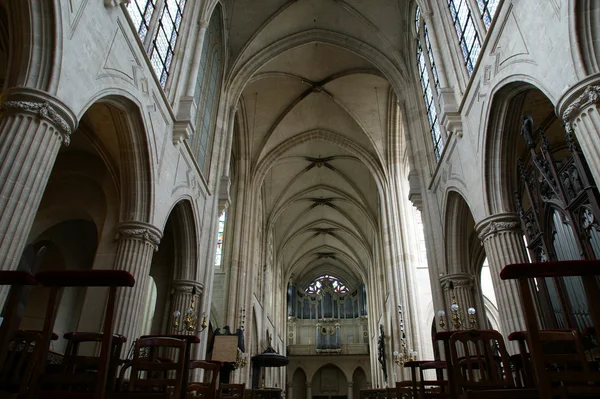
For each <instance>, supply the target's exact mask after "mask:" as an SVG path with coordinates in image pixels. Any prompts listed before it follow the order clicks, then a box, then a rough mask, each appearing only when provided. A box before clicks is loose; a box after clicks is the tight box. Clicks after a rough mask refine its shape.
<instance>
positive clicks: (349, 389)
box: [347, 382, 354, 399]
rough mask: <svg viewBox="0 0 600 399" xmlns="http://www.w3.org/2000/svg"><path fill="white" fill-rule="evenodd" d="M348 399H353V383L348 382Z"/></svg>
mask: <svg viewBox="0 0 600 399" xmlns="http://www.w3.org/2000/svg"><path fill="white" fill-rule="evenodd" d="M347 397H348V399H353V397H354V383H353V382H349V383H348V396H347Z"/></svg>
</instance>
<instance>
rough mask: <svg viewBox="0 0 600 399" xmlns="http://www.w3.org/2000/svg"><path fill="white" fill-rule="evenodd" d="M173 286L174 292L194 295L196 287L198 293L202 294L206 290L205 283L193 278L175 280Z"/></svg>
mask: <svg viewBox="0 0 600 399" xmlns="http://www.w3.org/2000/svg"><path fill="white" fill-rule="evenodd" d="M171 286H172V292H173V294H189V295H192V292H193V291H194V288H195V289H196V295H202V292H203V291H204V284H202V283H200V282H198V281H193V280H173V282H172V285H171Z"/></svg>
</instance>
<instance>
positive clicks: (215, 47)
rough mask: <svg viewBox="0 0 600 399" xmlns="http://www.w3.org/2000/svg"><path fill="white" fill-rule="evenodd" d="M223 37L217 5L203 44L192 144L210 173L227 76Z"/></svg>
mask: <svg viewBox="0 0 600 399" xmlns="http://www.w3.org/2000/svg"><path fill="white" fill-rule="evenodd" d="M222 38H223V33H222V26H221V10H220V8H219V7H218V6H217V8H215V11H214V12H213V15H212V17H211V18H210V23H209V25H208V30H207V31H206V35H205V36H204V44H203V45H202V58H201V60H200V66H199V69H198V80H197V81H196V91H195V95H194V96H195V99H196V104H197V105H198V116H197V123H196V133H195V134H194V136H193V137H192V138H191V140H190V143H189V144H190V149H191V150H192V154H194V157H195V158H196V162H197V163H198V167H199V168H200V170H202V171H203V172H204V173H206V169H207V166H208V161H209V159H210V156H209V155H210V144H211V143H212V137H213V135H214V130H215V125H216V119H217V108H218V106H219V94H220V88H221V84H220V82H221V77H222V75H223V55H222V54H223V43H222Z"/></svg>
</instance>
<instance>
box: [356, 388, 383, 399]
mask: <svg viewBox="0 0 600 399" xmlns="http://www.w3.org/2000/svg"><path fill="white" fill-rule="evenodd" d="M359 395H360V399H387V389H385V388H372V389H361V390H360V391H359Z"/></svg>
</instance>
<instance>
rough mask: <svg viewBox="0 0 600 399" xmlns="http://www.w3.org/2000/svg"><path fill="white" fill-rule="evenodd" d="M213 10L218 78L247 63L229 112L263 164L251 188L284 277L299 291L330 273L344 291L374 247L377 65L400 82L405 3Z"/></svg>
mask: <svg viewBox="0 0 600 399" xmlns="http://www.w3.org/2000/svg"><path fill="white" fill-rule="evenodd" d="M225 4H226V11H227V12H226V14H227V15H228V19H229V21H228V24H229V27H230V36H229V51H230V60H231V61H230V64H229V74H228V79H229V81H230V82H231V81H235V79H236V77H237V76H239V74H241V73H243V71H244V70H245V69H247V68H249V67H250V66H254V65H255V66H254V68H255V69H254V70H253V71H252V75H251V78H250V79H248V80H247V81H246V82H244V83H245V85H244V87H243V90H241V96H240V107H239V108H243V109H244V113H245V119H246V122H245V124H246V129H245V130H246V133H245V134H246V137H247V143H248V145H247V147H246V148H247V150H246V151H247V152H248V153H247V154H246V156H247V158H248V159H250V160H251V165H252V167H253V168H256V167H257V165H260V164H261V163H264V162H266V161H265V160H268V161H269V164H268V169H267V171H266V173H265V174H264V178H263V179H262V181H261V182H262V187H261V190H262V197H263V201H264V209H265V219H266V220H267V222H268V229H272V231H273V238H274V249H275V251H276V254H277V259H278V260H279V263H280V264H281V266H282V267H283V268H284V276H290V275H292V274H293V275H294V278H295V280H296V281H298V283H299V286H300V287H301V288H304V287H305V286H307V285H308V284H309V283H310V282H311V281H312V280H313V279H314V278H315V277H318V276H320V275H323V274H330V275H334V276H336V277H338V278H340V279H341V280H342V282H343V283H344V284H346V285H347V286H348V287H349V288H350V289H352V288H355V286H356V285H357V284H358V283H359V282H361V281H365V280H366V277H367V274H368V272H367V269H368V267H369V266H370V265H371V264H372V262H373V256H374V252H375V251H376V249H375V243H376V237H377V235H378V234H379V225H380V220H379V214H380V209H381V201H382V199H381V194H380V193H381V192H380V188H379V185H380V184H378V177H377V170H379V171H382V170H384V169H385V163H386V152H387V150H388V149H387V146H388V134H389V130H390V127H389V126H388V120H389V115H388V113H389V107H390V103H394V104H395V101H396V100H395V97H394V95H393V88H392V87H393V86H394V85H393V84H391V83H390V81H391V79H390V78H391V77H390V76H389V75H390V72H389V69H388V70H387V71H386V70H383V69H382V68H381V67H379V65H381V63H382V62H384V63H387V64H389V65H393V68H392V69H394V70H395V71H396V72H397V73H398V76H406V75H407V72H406V71H405V68H404V67H403V65H404V61H403V59H404V56H405V55H404V52H405V50H404V49H406V47H407V46H406V43H408V42H410V40H411V39H410V38H408V35H409V33H408V32H409V29H408V26H409V25H408V22H407V21H408V20H409V17H408V16H409V15H410V10H409V5H410V4H411V2H409V1H408V0H376V1H373V0H294V1H284V0H228V1H225ZM308 36H310V39H306V40H303V37H308ZM320 37H322V40H321V39H320ZM289 43H292V44H289ZM345 43H347V45H346V44H345ZM361 50H364V51H362V53H361ZM368 53H372V54H374V55H376V56H377V57H379V58H380V60H379V62H373V60H372V59H369V58H368V57H366V56H365V54H368ZM265 54H266V55H265ZM257 60H261V61H260V62H259V61H257ZM381 60H383V61H381ZM379 178H380V177H379Z"/></svg>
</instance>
